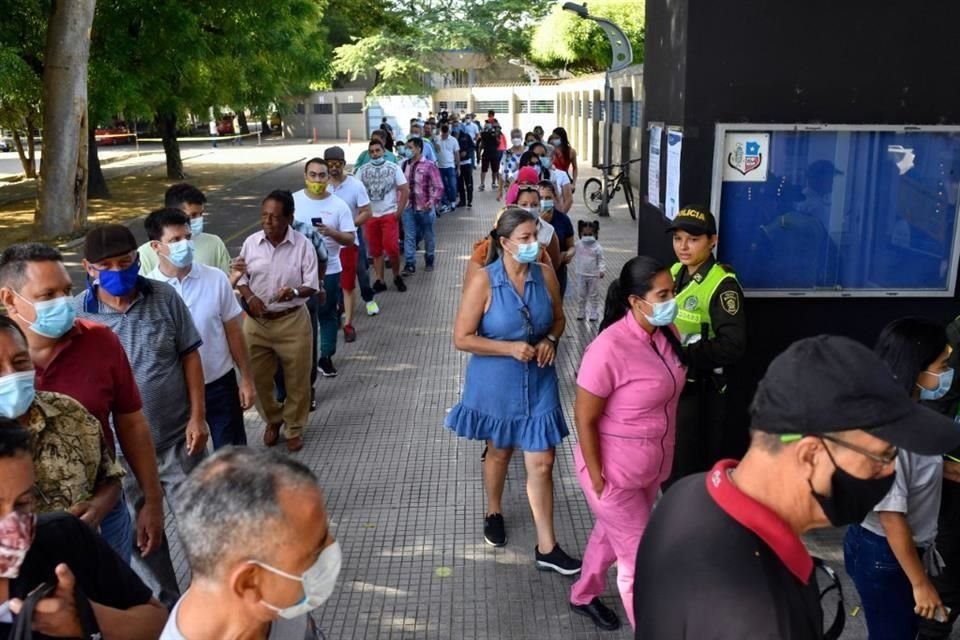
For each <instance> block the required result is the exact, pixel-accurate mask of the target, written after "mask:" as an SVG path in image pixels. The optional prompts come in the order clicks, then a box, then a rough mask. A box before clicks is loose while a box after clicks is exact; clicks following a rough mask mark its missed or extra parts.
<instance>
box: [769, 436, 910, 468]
mask: <svg viewBox="0 0 960 640" xmlns="http://www.w3.org/2000/svg"><path fill="white" fill-rule="evenodd" d="M807 435H810V436H813V437H814V438H819V439H820V440H826V441H829V442H832V443H833V444H835V445H837V446H838V447H841V448H843V449H849V450H850V451H854V452H856V453H859V454H860V455H862V456H865V457H867V458H870V459H871V460H873V461H874V462H876V463H877V464H881V465H883V466H887V465H888V464H890V463H892V462H894V461H895V460H896V459H897V454H898V453H900V450H899V449H898V448H897V447H894V448H893V450H891V451H890V452H888V453H884V454H882V455H881V454H878V453H874V452H872V451H868V450H866V449H864V448H863V447H861V446H858V445H855V444H853V443H851V442H847V441H846V440H841V439H840V438H835V437H834V436H830V435H827V434H805V435H801V434H799V433H790V434H784V435H782V436H780V442H783V443H784V444H790V443H791V442H796V441H797V440H800V439H801V438H804V437H806V436H807Z"/></svg>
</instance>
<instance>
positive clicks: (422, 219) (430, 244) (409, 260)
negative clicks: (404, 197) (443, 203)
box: [402, 207, 437, 271]
mask: <svg viewBox="0 0 960 640" xmlns="http://www.w3.org/2000/svg"><path fill="white" fill-rule="evenodd" d="M436 219H437V214H436V212H435V211H434V210H433V209H428V210H426V211H414V210H413V207H407V208H406V209H405V210H404V211H403V217H402V220H403V262H404V265H405V267H406V268H409V269H413V270H414V271H415V270H416V268H417V239H418V238H421V237H422V238H423V248H424V259H425V261H426V264H427V266H428V267H430V266H433V258H434V250H435V248H436V247H435V246H434V244H435V243H434V235H433V223H434V221H435V220H436Z"/></svg>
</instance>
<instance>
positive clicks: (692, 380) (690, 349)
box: [668, 208, 747, 484]
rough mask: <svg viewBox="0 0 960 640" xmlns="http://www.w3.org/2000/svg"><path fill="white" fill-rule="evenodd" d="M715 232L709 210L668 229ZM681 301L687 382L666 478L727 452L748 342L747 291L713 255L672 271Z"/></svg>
mask: <svg viewBox="0 0 960 640" xmlns="http://www.w3.org/2000/svg"><path fill="white" fill-rule="evenodd" d="M678 229H679V230H682V231H686V232H687V233H690V234H692V235H715V234H716V232H717V231H716V229H717V226H716V221H715V219H714V217H713V214H711V213H710V212H709V211H706V210H705V209H702V210H701V209H693V208H687V209H683V210H682V211H680V213H679V214H677V217H676V219H675V220H674V224H673V226H672V227H670V231H671V232H672V231H676V230H678ZM670 273H671V275H672V276H673V279H674V295H675V296H676V299H677V319H676V321H675V325H676V327H677V329H678V330H679V332H680V335H681V339H682V341H683V344H684V352H685V355H686V360H687V366H688V370H687V371H688V373H687V375H688V381H687V385H686V387H685V389H684V392H683V394H682V395H681V396H680V403H679V405H678V407H677V444H676V451H675V453H674V463H673V472H672V474H671V479H670V481H669V482H668V484H669V483H672V482H675V481H676V480H678V479H680V478H682V477H684V476H687V475H690V474H691V473H698V472H700V471H705V470H706V469H708V468H710V466H711V465H712V464H713V463H714V462H716V461H717V460H719V459H720V458H721V457H723V455H724V453H725V452H724V432H723V425H724V418H725V413H726V411H725V408H726V392H727V379H726V375H725V372H724V367H727V366H729V365H732V364H735V363H736V362H738V361H739V360H740V359H741V358H742V357H743V355H744V352H745V351H746V346H747V318H746V313H745V312H744V309H743V289H741V288H740V283H739V282H737V276H736V274H735V273H734V272H733V270H732V269H731V268H730V267H727V266H726V265H722V264H720V263H718V262H717V261H716V259H715V258H714V257H713V256H712V255H711V256H710V257H708V258H707V260H706V262H704V263H703V264H702V265H700V268H699V269H697V271H696V272H695V273H693V274H690V273H689V272H688V271H687V268H686V266H684V265H683V264H681V263H679V262H678V263H676V264H674V265H673V267H672V268H671V269H670Z"/></svg>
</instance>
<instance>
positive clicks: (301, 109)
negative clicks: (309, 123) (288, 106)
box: [297, 102, 307, 116]
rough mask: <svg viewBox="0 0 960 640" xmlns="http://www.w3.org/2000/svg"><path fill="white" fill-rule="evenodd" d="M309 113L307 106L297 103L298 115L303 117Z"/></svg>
mask: <svg viewBox="0 0 960 640" xmlns="http://www.w3.org/2000/svg"><path fill="white" fill-rule="evenodd" d="M306 112H307V105H305V104H304V103H302V102H298V103H297V115H301V116H302V115H303V114H305V113H306Z"/></svg>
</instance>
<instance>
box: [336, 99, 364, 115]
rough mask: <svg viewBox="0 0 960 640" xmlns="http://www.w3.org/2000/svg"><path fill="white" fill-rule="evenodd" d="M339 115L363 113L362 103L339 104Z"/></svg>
mask: <svg viewBox="0 0 960 640" xmlns="http://www.w3.org/2000/svg"><path fill="white" fill-rule="evenodd" d="M339 106H340V113H343V114H355V113H363V103H361V102H341V103H340V104H339Z"/></svg>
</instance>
